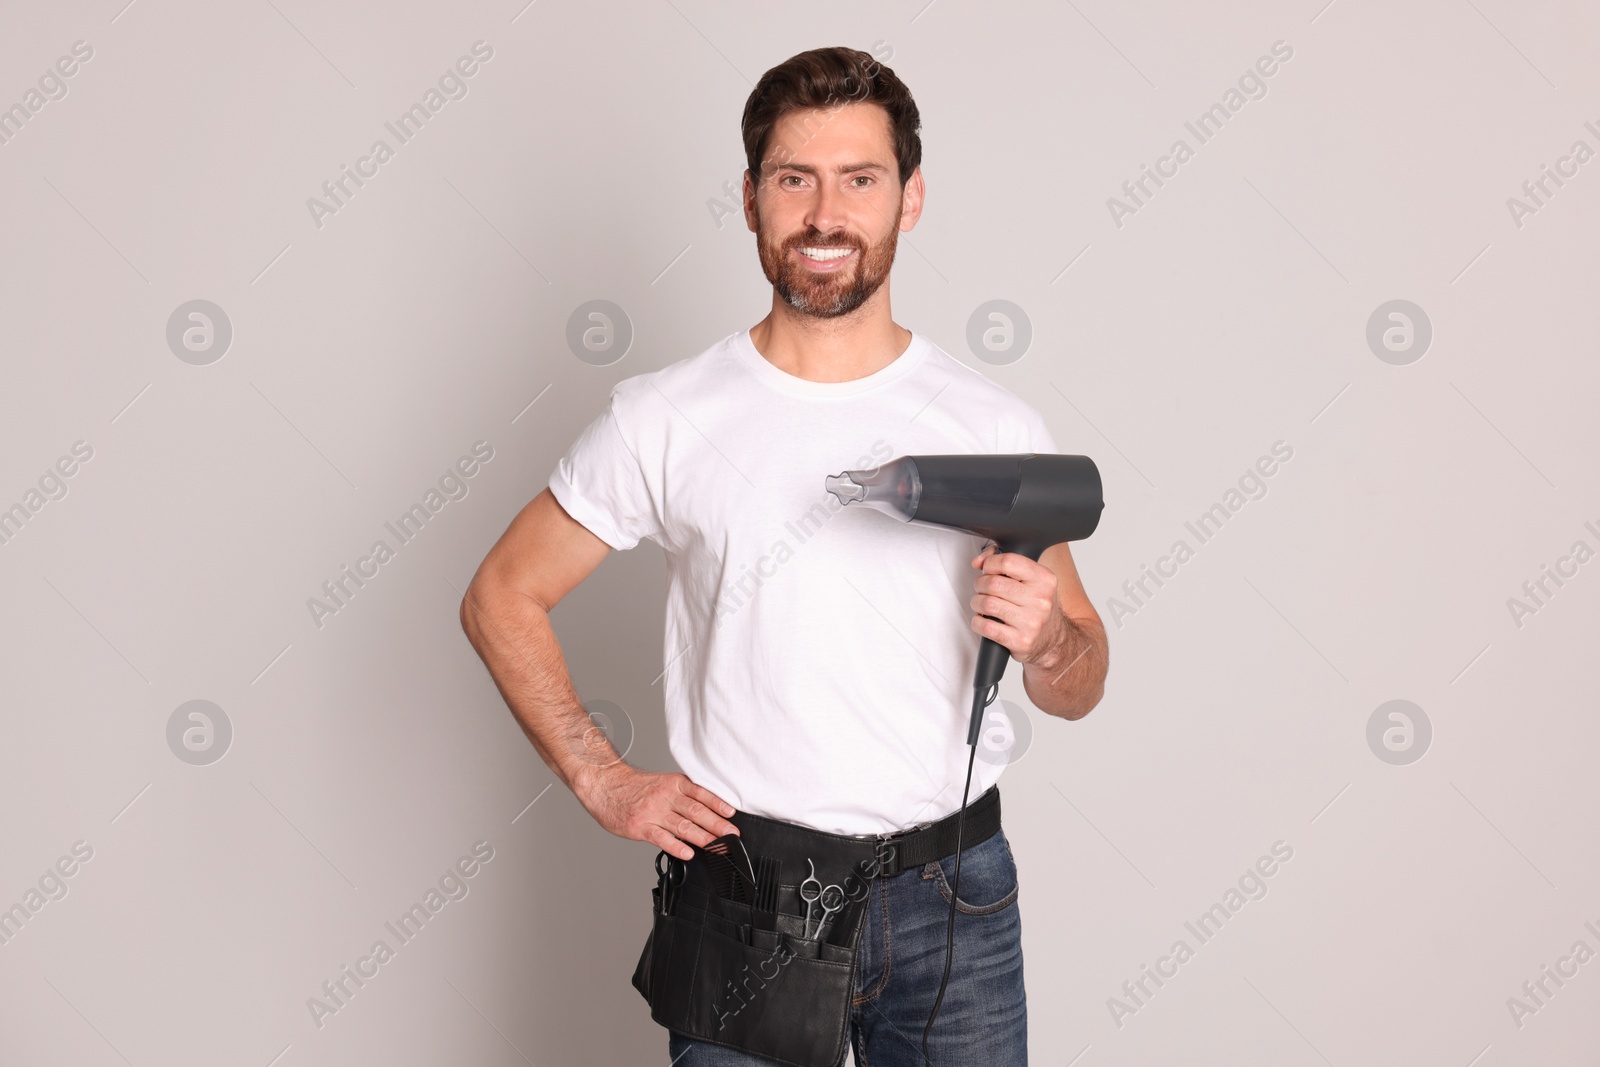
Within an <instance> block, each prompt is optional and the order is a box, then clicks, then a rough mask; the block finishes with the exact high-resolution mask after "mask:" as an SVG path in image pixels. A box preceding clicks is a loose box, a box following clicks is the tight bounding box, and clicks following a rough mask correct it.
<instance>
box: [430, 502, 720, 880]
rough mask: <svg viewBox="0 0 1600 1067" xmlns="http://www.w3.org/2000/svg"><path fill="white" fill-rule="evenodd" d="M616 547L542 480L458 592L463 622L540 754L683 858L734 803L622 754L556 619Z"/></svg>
mask: <svg viewBox="0 0 1600 1067" xmlns="http://www.w3.org/2000/svg"><path fill="white" fill-rule="evenodd" d="M610 551H611V547H610V546H609V545H607V544H606V543H605V542H604V541H602V540H601V539H600V538H598V537H596V536H595V535H594V534H593V533H592V532H590V530H589V529H588V528H587V527H585V526H584V525H583V524H582V523H579V522H578V521H577V520H575V519H573V518H572V516H570V515H568V514H567V512H566V511H565V510H564V509H563V508H562V507H561V505H560V504H559V503H558V502H557V501H556V498H555V497H554V496H553V495H552V494H551V492H550V490H549V489H548V488H546V489H545V490H543V491H542V492H541V493H540V494H539V495H538V496H536V497H534V499H533V500H532V501H531V502H529V504H528V505H527V506H526V507H524V508H523V509H522V511H520V512H519V513H518V514H517V517H516V518H515V519H513V520H512V522H511V525H510V526H509V527H508V528H507V529H506V532H505V533H504V534H502V535H501V537H500V540H499V541H497V542H495V545H494V547H493V548H491V549H490V550H489V554H488V555H487V556H485V557H484V560H483V562H482V563H481V564H480V565H479V566H478V572H477V573H476V574H475V575H473V577H472V583H471V584H470V585H469V586H468V587H467V592H466V595H465V596H464V597H463V598H462V600H461V628H462V630H463V631H465V632H466V635H467V639H468V640H469V641H471V642H472V647H473V648H474V649H476V650H477V652H478V655H479V657H481V658H482V659H483V662H484V665H485V666H486V667H488V669H489V674H490V676H491V677H492V678H493V679H494V684H495V686H496V688H498V689H499V690H500V695H501V696H502V697H504V698H505V702H506V705H507V707H509V708H510V709H511V713H512V715H513V716H515V717H516V720H517V722H518V724H520V725H521V727H522V732H523V733H525V734H527V736H528V740H530V741H532V742H533V747H534V749H535V750H537V751H538V753H539V757H540V758H541V759H543V760H544V762H545V763H546V764H547V765H548V766H549V767H550V769H551V770H552V771H554V772H555V774H556V776H557V777H559V778H560V779H561V780H562V782H564V783H565V784H566V786H567V787H568V788H569V789H571V790H572V792H573V794H574V795H575V796H576V797H577V798H578V800H579V802H580V803H582V804H583V806H584V808H586V809H587V810H588V812H589V814H590V815H592V816H594V818H595V821H596V822H598V823H599V824H600V825H601V826H603V827H605V829H607V830H608V831H610V832H611V833H613V834H616V835H617V836H618V837H625V838H628V839H630V840H634V841H648V842H650V843H651V844H653V845H656V846H657V847H658V848H662V849H665V850H666V851H667V852H668V853H670V854H672V855H674V856H678V857H679V858H681V859H685V860H687V859H692V858H693V856H694V852H693V850H692V849H691V848H690V847H689V844H686V842H688V843H690V844H695V845H704V844H706V843H708V842H710V841H711V840H713V839H714V838H717V837H720V836H722V835H723V834H727V833H735V832H737V828H736V827H735V826H734V825H733V824H732V823H730V822H728V821H727V819H726V818H724V816H726V815H732V814H733V811H734V809H733V806H732V805H730V804H728V803H727V802H726V801H724V800H723V799H722V798H721V797H718V796H717V795H716V794H714V793H712V792H711V791H710V790H709V789H705V788H704V787H702V786H699V785H696V784H695V783H693V782H691V781H690V780H689V779H688V778H687V777H686V776H684V775H682V774H654V773H650V772H646V771H640V770H636V769H634V768H633V767H630V766H628V765H627V764H626V763H624V762H622V758H621V757H620V756H618V755H617V750H616V749H615V748H614V747H612V745H611V742H610V741H609V740H607V739H606V736H605V734H604V733H602V732H601V731H600V730H599V729H598V728H597V727H596V726H595V725H594V722H593V720H591V719H590V718H589V715H588V713H587V712H586V711H584V709H583V704H582V702H581V701H579V700H578V695H577V693H576V691H575V690H574V689H573V688H572V680H571V677H570V676H569V675H568V673H567V665H566V660H565V658H564V657H563V656H562V655H561V647H560V645H559V643H558V642H557V641H556V636H555V631H554V629H553V628H552V627H551V625H550V612H551V611H552V610H553V609H554V608H555V606H556V605H557V604H558V603H560V601H561V600H562V598H563V597H565V596H566V595H567V594H568V593H570V592H571V591H572V590H573V589H574V588H576V587H577V585H578V583H579V582H581V581H583V580H584V579H585V578H587V577H588V576H589V575H590V574H591V573H593V572H594V569H595V568H596V567H598V566H599V565H600V561H601V560H602V559H604V558H605V557H606V554H607V553H609V552H610Z"/></svg>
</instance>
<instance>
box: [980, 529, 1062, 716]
mask: <svg viewBox="0 0 1600 1067" xmlns="http://www.w3.org/2000/svg"><path fill="white" fill-rule="evenodd" d="M1047 547H1049V546H1048V545H1031V544H1025V543H1022V542H1017V543H1009V542H1005V541H996V542H995V548H994V550H995V552H997V553H999V552H1015V553H1017V554H1018V555H1022V556H1027V557H1028V558H1029V559H1031V560H1033V561H1034V562H1035V563H1037V562H1039V557H1040V556H1042V555H1044V550H1045V549H1046V548H1047ZM984 618H986V619H993V618H994V616H993V615H985V616H984ZM995 621H996V622H998V621H999V620H998V619H995ZM1010 662H1011V650H1010V649H1009V648H1007V647H1006V646H1005V645H1002V644H1001V643H1000V642H998V641H996V640H995V639H994V638H992V637H985V638H984V639H983V642H982V643H981V644H980V645H979V646H978V669H977V670H976V671H974V672H973V676H972V689H973V693H972V720H971V721H970V722H969V723H968V724H967V744H968V745H969V746H970V745H976V744H977V743H978V731H979V729H980V728H981V727H982V726H983V709H984V707H985V704H984V701H983V698H984V694H986V693H988V692H989V687H990V686H994V685H998V684H999V683H1000V679H1001V678H1004V677H1005V673H1006V665H1007V664H1008V663H1010Z"/></svg>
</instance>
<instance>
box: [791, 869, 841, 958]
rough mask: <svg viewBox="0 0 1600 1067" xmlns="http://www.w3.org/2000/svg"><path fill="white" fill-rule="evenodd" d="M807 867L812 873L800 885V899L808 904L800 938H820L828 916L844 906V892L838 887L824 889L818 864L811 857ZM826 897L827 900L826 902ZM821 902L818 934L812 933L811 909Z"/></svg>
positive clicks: (832, 886)
mask: <svg viewBox="0 0 1600 1067" xmlns="http://www.w3.org/2000/svg"><path fill="white" fill-rule="evenodd" d="M806 867H807V868H808V869H809V870H810V872H811V873H809V874H807V875H806V877H805V880H804V881H803V882H801V883H800V899H801V900H803V901H805V904H806V921H805V923H804V924H803V925H802V926H801V927H800V936H801V937H806V938H810V937H816V936H819V935H820V934H821V933H822V924H823V923H825V922H827V921H828V916H830V915H832V914H833V913H834V912H836V911H838V910H839V909H840V908H842V907H843V906H844V890H843V889H840V888H839V887H838V886H836V885H830V886H828V887H826V888H824V887H823V885H822V882H821V881H820V880H819V879H818V878H817V867H816V864H814V863H812V862H811V857H809V856H807V857H806ZM824 897H826V898H827V899H826V900H824V899H823V898H824ZM819 900H822V918H821V919H819V920H817V929H816V933H812V932H811V908H812V905H814V904H816V903H817V902H818V901H819ZM830 901H831V902H832V903H831V904H830V903H829V902H830Z"/></svg>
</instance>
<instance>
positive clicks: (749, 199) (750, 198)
mask: <svg viewBox="0 0 1600 1067" xmlns="http://www.w3.org/2000/svg"><path fill="white" fill-rule="evenodd" d="M742 188H743V193H744V195H743V197H742V200H743V203H744V224H745V226H746V227H747V228H748V229H749V230H750V232H751V233H755V232H756V214H757V211H756V183H755V181H754V179H752V178H751V177H750V168H749V167H746V168H745V170H744V185H743V187H742Z"/></svg>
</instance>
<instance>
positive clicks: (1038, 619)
mask: <svg viewBox="0 0 1600 1067" xmlns="http://www.w3.org/2000/svg"><path fill="white" fill-rule="evenodd" d="M972 565H973V566H974V567H977V568H978V569H980V570H981V571H982V572H983V573H982V574H980V575H978V577H977V578H976V579H975V580H974V581H973V584H972V587H973V589H974V593H973V596H972V605H971V606H972V610H973V611H974V612H976V613H977V614H975V615H973V617H972V630H973V632H974V633H976V634H979V635H981V636H983V637H988V638H991V639H992V640H994V641H996V642H998V643H1000V644H1001V645H1004V646H1005V647H1006V648H1007V649H1009V650H1010V651H1011V656H1012V658H1013V659H1015V660H1016V661H1017V662H1018V663H1037V664H1039V665H1040V666H1043V667H1046V668H1048V667H1049V666H1050V662H1051V660H1052V658H1053V657H1056V656H1057V655H1058V654H1059V651H1060V649H1061V648H1062V647H1063V646H1064V645H1065V643H1066V640H1067V619H1066V616H1065V615H1063V614H1062V611H1061V601H1060V599H1059V596H1058V594H1057V592H1056V581H1057V579H1056V574H1055V572H1054V571H1052V570H1051V569H1050V568H1049V567H1046V566H1045V565H1044V564H1042V563H1036V562H1034V561H1033V560H1031V559H1029V558H1028V557H1027V556H1024V555H1021V554H1020V553H1017V552H1000V551H997V550H996V546H995V545H994V543H993V542H991V543H989V544H987V545H985V546H984V549H983V551H982V552H980V553H978V554H977V555H976V556H974V557H972ZM985 615H992V616H994V618H988V619H986V618H984V616H985ZM996 619H998V620H999V621H998V622H996V621H995V620H996Z"/></svg>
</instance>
